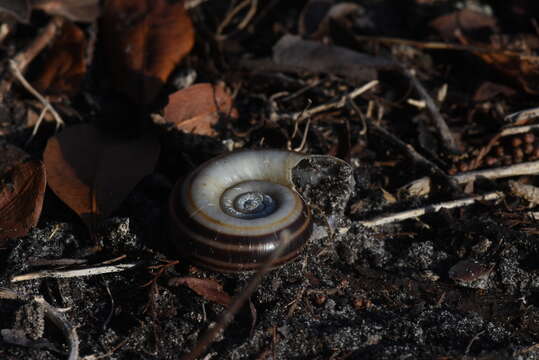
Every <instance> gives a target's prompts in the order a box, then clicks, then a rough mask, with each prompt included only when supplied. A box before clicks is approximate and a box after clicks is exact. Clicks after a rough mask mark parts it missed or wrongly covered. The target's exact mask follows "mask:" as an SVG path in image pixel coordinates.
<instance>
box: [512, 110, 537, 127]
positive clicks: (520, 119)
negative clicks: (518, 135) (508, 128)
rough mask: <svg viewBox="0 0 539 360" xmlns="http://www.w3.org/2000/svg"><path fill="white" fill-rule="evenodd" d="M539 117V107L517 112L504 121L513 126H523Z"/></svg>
mask: <svg viewBox="0 0 539 360" xmlns="http://www.w3.org/2000/svg"><path fill="white" fill-rule="evenodd" d="M538 116H539V107H535V108H531V109H526V110H522V111H517V112H515V113H512V114H509V115H507V116H506V117H505V118H504V120H505V121H506V122H508V123H511V124H522V123H525V122H527V121H528V120H530V119H533V118H536V117H538Z"/></svg>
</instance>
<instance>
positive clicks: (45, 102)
mask: <svg viewBox="0 0 539 360" xmlns="http://www.w3.org/2000/svg"><path fill="white" fill-rule="evenodd" d="M9 69H10V70H11V72H12V73H13V76H15V78H16V79H17V80H19V82H20V83H21V85H22V86H23V87H24V88H25V89H26V90H28V91H29V92H30V93H31V94H32V95H34V97H35V98H36V99H38V100H39V101H40V102H41V103H42V104H43V106H44V109H43V112H42V115H43V114H44V113H45V111H50V112H51V114H52V116H53V117H54V120H56V129H57V130H58V128H59V127H60V126H63V125H64V121H63V120H62V117H61V116H60V115H59V114H58V113H57V112H56V110H55V109H54V108H53V107H52V105H51V103H50V102H49V101H48V100H47V99H45V97H43V95H41V94H40V93H39V92H38V91H37V90H36V89H34V87H33V86H32V85H30V83H29V82H28V81H27V80H26V79H25V78H24V75H23V74H22V72H21V71H20V70H19V67H18V66H17V62H16V61H15V60H9ZM40 118H41V115H40ZM40 124H41V121H39V120H38V122H37V123H36V125H35V126H36V127H38V126H39V125H40ZM36 132H37V129H35V128H34V131H33V132H32V137H31V138H30V140H31V139H32V138H33V135H34V134H35V133H36Z"/></svg>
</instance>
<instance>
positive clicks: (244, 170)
mask: <svg viewBox="0 0 539 360" xmlns="http://www.w3.org/2000/svg"><path fill="white" fill-rule="evenodd" d="M304 158H305V156H304V155H302V154H298V153H293V152H288V151H282V150H256V151H254V150H247V151H240V152H236V153H231V154H228V155H226V156H223V157H221V158H217V159H214V160H211V161H210V162H209V163H207V164H203V165H202V166H201V168H199V170H197V171H195V172H194V173H193V174H192V175H191V176H189V177H188V179H187V180H186V181H185V183H184V185H183V188H182V195H181V196H182V203H183V204H185V207H186V211H187V213H188V214H190V216H191V218H192V219H194V220H196V221H197V222H199V223H200V224H203V225H204V226H206V227H207V228H209V229H212V230H214V231H217V232H220V233H224V234H230V235H238V236H249V235H251V236H253V235H254V236H256V235H264V234H268V233H271V232H276V231H278V230H280V229H283V228H286V227H287V226H288V225H289V224H291V223H293V222H294V221H295V220H296V219H297V218H298V217H299V216H301V214H302V212H303V211H304V204H303V201H302V200H301V198H300V197H299V195H298V194H297V193H296V192H295V191H294V190H293V188H292V187H293V184H292V182H291V179H290V177H291V170H292V168H293V167H294V166H295V165H296V164H297V163H298V162H299V161H300V160H302V159H304ZM253 180H255V181H253ZM256 180H258V181H256ZM232 187H237V188H239V190H244V191H245V192H249V191H261V192H264V193H267V194H268V195H270V196H272V197H273V198H274V200H276V201H277V208H276V210H275V211H274V212H273V213H271V214H270V215H268V216H266V217H261V218H256V219H240V218H236V217H233V216H230V215H228V214H226V213H225V212H224V211H223V210H222V208H221V196H222V194H223V193H224V192H225V191H226V190H227V189H229V188H232ZM234 191H236V190H234ZM238 193H240V192H238Z"/></svg>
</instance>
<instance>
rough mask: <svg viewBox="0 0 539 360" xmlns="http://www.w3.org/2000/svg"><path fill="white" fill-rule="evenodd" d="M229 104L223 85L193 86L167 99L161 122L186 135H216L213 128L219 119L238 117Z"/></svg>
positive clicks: (206, 84)
mask: <svg viewBox="0 0 539 360" xmlns="http://www.w3.org/2000/svg"><path fill="white" fill-rule="evenodd" d="M232 103H233V99H232V97H231V96H230V95H229V94H228V93H227V92H226V90H225V88H224V86H222V85H212V84H209V83H202V84H195V85H193V86H190V87H188V88H187V89H183V90H180V91H177V92H175V93H173V94H172V95H170V96H169V97H168V105H167V106H165V121H166V122H168V123H171V124H174V125H175V126H176V128H177V129H178V130H182V131H185V132H188V133H193V134H197V135H205V136H216V135H217V132H216V131H215V129H214V128H213V126H214V125H215V124H217V122H218V121H219V119H220V118H224V117H227V116H228V117H232V118H236V117H237V116H238V112H237V110H236V108H234V107H233V104H232Z"/></svg>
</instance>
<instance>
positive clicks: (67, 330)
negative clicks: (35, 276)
mask: <svg viewBox="0 0 539 360" xmlns="http://www.w3.org/2000/svg"><path fill="white" fill-rule="evenodd" d="M0 299H13V300H21V301H35V302H36V303H38V304H39V305H40V306H42V307H43V310H44V314H45V317H47V318H48V319H49V320H50V321H52V322H53V323H54V325H56V326H57V327H59V328H60V330H62V333H63V334H64V336H65V337H66V338H67V343H68V346H69V356H68V360H78V358H79V336H78V335H77V329H76V327H75V326H73V325H71V323H70V322H69V321H68V320H67V319H66V317H65V315H64V314H63V313H62V312H61V311H59V310H58V309H56V308H55V307H53V306H52V305H50V304H49V303H48V302H47V301H45V299H44V298H43V297H42V296H33V297H31V298H27V297H25V296H21V295H19V294H17V293H16V292H15V291H13V290H11V289H8V288H0Z"/></svg>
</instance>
